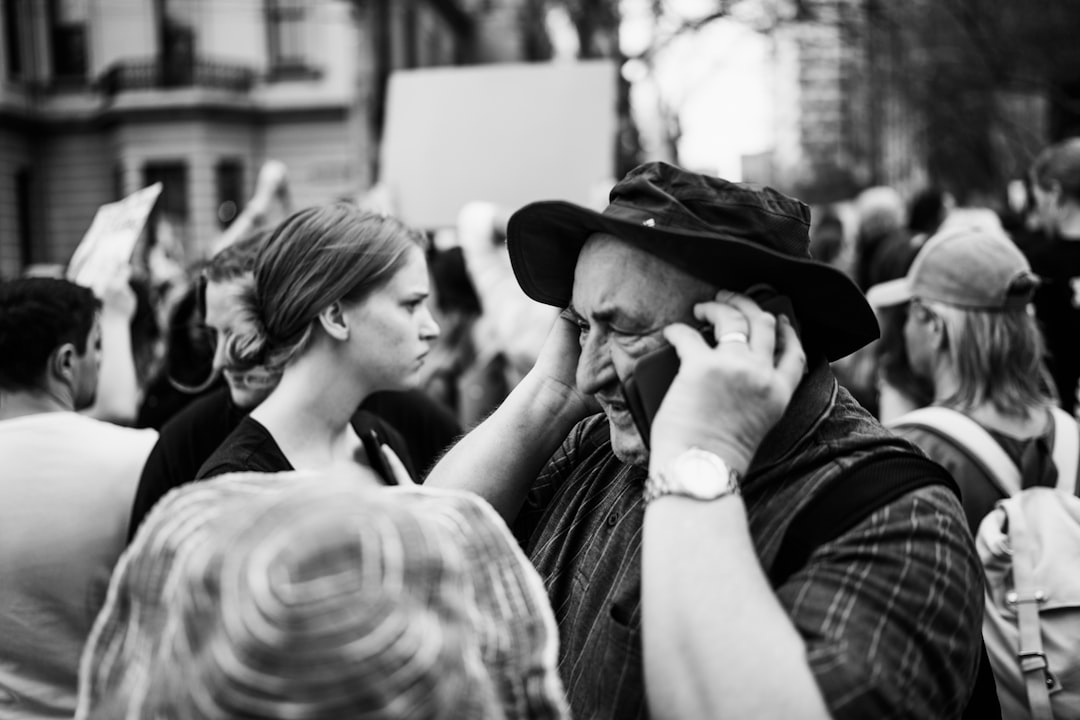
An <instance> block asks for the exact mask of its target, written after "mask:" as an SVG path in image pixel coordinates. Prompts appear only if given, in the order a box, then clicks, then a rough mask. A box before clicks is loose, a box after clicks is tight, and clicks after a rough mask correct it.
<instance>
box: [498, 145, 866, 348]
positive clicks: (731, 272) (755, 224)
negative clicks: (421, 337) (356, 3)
mask: <svg viewBox="0 0 1080 720" xmlns="http://www.w3.org/2000/svg"><path fill="white" fill-rule="evenodd" d="M594 233H609V234H611V235H614V236H616V237H618V238H620V239H621V240H623V241H625V242H628V243H631V244H633V245H636V246H638V247H640V248H641V249H642V250H644V251H646V252H648V253H651V254H653V255H655V256H656V257H658V258H660V259H661V260H663V261H665V262H667V263H669V264H671V265H674V266H676V267H678V268H681V269H682V270H685V271H686V272H688V273H690V274H691V275H694V276H696V277H699V278H701V279H703V280H705V281H707V282H710V283H714V284H716V285H719V286H721V287H723V288H724V289H726V290H733V291H736V292H738V291H741V290H745V289H746V288H748V287H750V286H751V285H754V284H756V283H768V284H770V285H772V286H773V287H774V288H775V289H776V290H777V291H778V292H780V293H781V294H784V295H787V296H788V297H789V298H790V299H791V303H792V305H793V306H794V308H795V313H796V314H797V315H798V321H799V323H800V325H801V327H802V334H803V338H804V339H805V340H808V341H809V342H810V343H811V344H812V345H814V346H816V347H818V348H820V349H821V351H823V352H824V353H825V355H826V356H827V357H828V358H829V360H837V359H839V358H842V357H844V356H845V355H850V354H851V353H853V352H855V351H856V350H858V349H859V348H861V347H862V346H864V345H866V344H867V343H869V342H871V341H872V340H875V339H876V338H877V337H878V335H879V330H878V324H877V319H876V318H875V316H874V311H873V310H872V309H871V308H870V305H869V304H868V303H867V301H866V298H865V297H864V296H863V294H862V292H860V291H859V289H858V287H857V286H856V285H855V283H853V282H852V281H851V279H850V278H848V276H847V275H845V274H844V273H843V272H841V271H840V270H838V269H836V268H834V267H832V266H830V265H827V264H825V263H822V262H819V261H817V260H814V259H812V258H811V257H810V209H809V208H808V207H807V206H806V205H805V204H804V203H802V202H800V201H798V200H795V199H793V198H790V197H787V196H786V195H783V194H782V193H779V192H777V191H776V190H773V189H772V188H768V187H760V186H756V185H750V184H744V183H733V182H728V181H727V180H722V179H720V178H717V177H709V176H706V175H698V174H696V173H691V172H687V171H686V170H682V169H680V168H677V167H675V166H673V165H669V164H667V163H662V162H650V163H645V164H644V165H639V166H638V167H636V168H634V169H633V170H631V171H630V172H629V173H628V174H627V175H626V177H624V178H623V179H622V180H620V181H619V182H618V183H616V185H615V187H613V188H612V189H611V195H610V204H609V205H608V206H607V208H606V209H605V210H604V211H603V212H595V211H593V210H590V209H588V208H584V207H581V206H579V205H575V204H573V203H570V202H566V201H562V200H545V201H541V202H534V203H530V204H528V205H526V206H525V207H523V208H521V209H520V210H518V211H517V212H515V213H514V214H513V215H512V216H511V217H510V220H509V223H508V225H507V246H508V249H509V252H510V262H511V265H512V266H513V268H514V275H515V276H516V277H517V281H518V283H519V284H520V285H521V288H522V289H523V290H524V291H525V294H526V295H528V296H529V297H531V298H532V299H533V300H536V301H538V302H542V303H545V304H547V305H555V306H556V307H566V306H567V305H569V303H570V296H571V290H572V287H573V282H574V268H575V266H576V265H577V257H578V253H580V252H581V248H582V246H583V245H584V244H585V241H586V240H587V239H588V238H589V236H590V235H592V234H594Z"/></svg>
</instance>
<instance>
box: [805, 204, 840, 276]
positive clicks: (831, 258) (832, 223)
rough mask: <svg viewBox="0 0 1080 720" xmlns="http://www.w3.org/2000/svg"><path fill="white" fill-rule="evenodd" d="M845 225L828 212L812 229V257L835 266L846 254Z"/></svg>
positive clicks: (832, 213) (834, 214) (837, 217)
mask: <svg viewBox="0 0 1080 720" xmlns="http://www.w3.org/2000/svg"><path fill="white" fill-rule="evenodd" d="M844 244H845V241H844V223H843V221H842V220H840V217H839V216H838V215H837V214H836V213H834V212H832V211H831V210H828V211H826V212H825V214H824V215H822V216H821V219H820V220H818V221H817V223H815V224H814V225H813V226H811V228H810V255H811V257H813V258H814V259H815V260H820V261H821V262H824V263H829V264H830V265H835V264H836V263H837V262H838V261H839V258H840V256H841V255H842V254H843V252H844Z"/></svg>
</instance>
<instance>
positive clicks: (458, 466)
mask: <svg viewBox="0 0 1080 720" xmlns="http://www.w3.org/2000/svg"><path fill="white" fill-rule="evenodd" d="M577 334H578V328H577V326H576V325H574V323H572V322H571V321H570V320H568V319H566V318H563V317H562V316H560V317H559V318H558V319H556V321H555V324H554V326H552V329H551V332H550V333H549V335H548V339H547V341H546V343H545V344H544V348H543V350H541V352H540V357H539V359H538V360H537V362H536V365H535V366H534V367H533V369H532V370H531V371H530V372H529V373H528V374H527V375H526V376H525V379H524V380H522V381H521V383H519V384H518V386H517V387H515V388H514V390H513V391H512V392H511V393H510V395H509V397H507V398H506V400H505V401H503V403H502V405H500V406H499V408H498V409H497V410H495V412H493V413H492V414H491V415H490V416H489V417H488V418H487V419H486V420H484V422H482V423H480V425H478V426H477V427H476V428H475V429H474V430H472V432H470V433H469V434H468V435H466V436H465V437H463V438H462V439H461V440H460V441H458V443H457V444H456V445H454V447H453V448H451V449H450V451H449V452H447V453H446V455H444V456H443V458H442V459H441V460H440V461H439V462H438V464H436V465H435V467H434V468H433V469H432V470H431V473H430V474H429V475H428V477H427V480H426V481H425V485H432V486H435V487H448V488H456V489H460V490H471V491H473V492H475V493H477V494H479V495H480V496H481V497H483V498H484V499H486V500H487V501H488V502H489V503H491V505H492V506H493V507H494V508H495V509H496V510H497V511H498V512H499V514H500V515H502V516H503V518H504V519H505V520H506V521H507V522H509V521H511V520H513V519H514V517H515V516H516V515H517V513H518V510H520V508H521V504H522V502H523V501H524V499H525V495H526V493H528V491H529V488H530V487H531V486H532V483H533V481H534V480H535V479H536V476H537V475H539V473H540V470H541V469H542V468H543V466H544V463H546V462H547V460H548V459H549V458H550V457H551V456H552V454H554V452H555V451H556V450H557V449H558V447H559V445H560V444H561V443H562V441H563V440H564V439H566V436H567V435H568V434H569V432H570V430H571V429H572V428H573V426H574V424H575V423H577V422H578V421H579V420H580V419H582V418H583V417H585V416H586V415H587V414H588V413H589V411H590V407H591V406H590V405H589V403H588V401H587V400H586V399H585V397H584V396H583V395H581V393H579V392H578V391H577V389H576V387H575V384H574V373H575V370H576V368H577V357H578V353H579V350H580V348H579V346H578V340H577Z"/></svg>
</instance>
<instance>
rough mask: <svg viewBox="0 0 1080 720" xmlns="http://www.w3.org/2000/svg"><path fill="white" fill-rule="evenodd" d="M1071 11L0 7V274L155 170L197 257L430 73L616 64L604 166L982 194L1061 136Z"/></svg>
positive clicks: (43, 255) (333, 177) (364, 181)
mask: <svg viewBox="0 0 1080 720" xmlns="http://www.w3.org/2000/svg"><path fill="white" fill-rule="evenodd" d="M1076 27H1080V3H1077V2H1075V0H1044V2H1042V3H1039V4H1038V5H1037V6H1033V5H1029V4H1023V3H1001V2H996V1H995V0H910V1H907V2H899V3H896V2H893V3H890V2H887V0H664V1H662V2H661V1H659V0H0V45H2V47H0V275H5V276H6V275H12V274H16V273H18V272H19V271H20V270H21V269H23V268H25V267H27V266H28V265H29V264H31V263H39V262H64V261H65V260H66V259H67V258H68V257H69V256H70V253H71V251H72V249H73V248H74V247H75V245H76V244H77V243H78V241H79V239H80V237H81V236H82V234H83V233H84V232H85V230H86V228H87V227H88V225H89V223H90V220H91V218H92V217H93V213H94V211H95V209H96V208H97V207H98V206H99V205H101V204H103V203H107V202H110V201H113V200H116V199H118V198H120V197H123V196H124V195H126V194H128V193H130V192H131V191H133V190H135V189H137V188H140V187H143V186H145V185H147V184H150V183H152V182H155V181H161V182H162V183H163V184H164V193H163V196H162V197H161V199H160V200H159V201H158V205H157V209H156V212H157V213H158V214H159V215H158V218H156V221H155V223H153V227H154V228H157V229H159V230H160V229H161V228H165V229H166V230H168V231H170V232H172V233H173V234H174V235H175V236H176V237H177V238H178V242H179V243H180V244H182V245H183V246H185V247H187V248H188V249H189V250H191V251H193V252H195V253H196V254H197V253H198V251H199V250H200V248H203V247H205V246H206V244H208V243H209V241H210V238H212V237H213V236H214V235H215V234H216V233H217V232H218V231H219V230H220V229H221V228H222V227H223V226H224V225H226V224H227V223H228V222H229V221H230V220H231V219H232V217H234V216H235V214H236V213H237V212H238V211H239V209H240V208H241V206H242V204H243V202H244V199H245V198H247V197H248V196H249V193H250V192H251V189H252V186H253V183H254V179H255V175H256V173H257V171H258V168H259V166H260V165H261V163H262V162H263V161H264V160H265V159H267V158H276V159H279V160H282V161H283V162H284V163H285V164H286V165H287V166H288V168H289V179H290V190H291V192H293V194H294V196H293V197H292V201H293V203H294V204H295V205H304V204H308V203H311V202H318V201H326V200H330V199H334V198H337V197H356V196H357V194H359V193H362V192H363V191H364V190H365V189H367V188H369V187H370V186H371V185H372V183H374V182H375V181H376V180H377V179H378V177H379V173H378V158H379V152H378V148H379V143H380V139H381V137H382V131H383V127H382V124H383V118H384V111H385V108H386V87H387V81H388V78H389V77H390V75H391V74H392V73H393V72H395V71H396V70H401V69H408V68H424V67H432V66H448V65H471V64H477V63H506V62H522V61H549V60H552V59H553V58H554V59H555V60H556V61H558V60H561V59H566V58H570V59H573V58H579V59H591V58H609V59H613V60H615V61H616V62H615V66H616V67H619V68H622V73H621V76H620V78H618V81H617V82H618V88H619V90H618V93H617V102H616V107H615V108H613V112H614V113H615V114H616V116H617V118H618V122H617V130H616V133H615V134H616V137H614V138H612V143H613V144H614V146H615V147H616V149H617V152H616V153H615V156H616V157H617V161H616V163H615V167H613V168H612V176H613V177H617V176H618V175H620V174H621V173H623V172H625V170H627V169H629V168H630V167H632V166H633V165H634V164H636V163H637V162H639V161H641V160H643V159H655V158H659V159H666V160H670V161H672V162H677V163H680V164H683V165H685V166H687V167H692V168H694V169H697V170H702V171H712V172H722V173H723V174H724V175H726V176H729V177H733V178H737V177H738V176H742V178H744V179H749V180H756V181H760V182H765V183H768V184H772V185H774V186H776V187H778V188H780V189H782V190H785V191H787V192H791V193H794V194H796V195H799V196H800V197H803V198H804V199H806V200H808V201H810V202H814V203H827V202H835V201H839V200H844V199H847V198H850V197H851V196H853V195H854V194H855V193H857V192H858V191H859V190H861V189H863V188H865V187H868V186H871V185H880V184H888V185H892V186H894V187H896V188H897V189H899V190H901V191H902V192H904V193H905V194H910V193H911V192H913V191H914V190H915V189H917V188H920V187H924V186H926V185H927V184H930V183H933V184H936V185H938V186H940V187H942V188H944V189H946V190H948V191H949V192H951V193H952V194H953V195H954V196H956V197H957V198H958V199H959V200H960V201H961V202H973V203H974V202H979V203H983V204H990V205H994V204H999V203H1000V202H1002V201H1003V200H1004V194H1005V184H1006V182H1007V181H1008V180H1010V179H1012V178H1016V177H1020V176H1021V175H1022V173H1023V170H1024V168H1025V167H1026V165H1027V163H1028V161H1029V160H1030V158H1031V156H1032V154H1033V153H1034V152H1035V151H1036V150H1037V149H1038V148H1039V147H1041V146H1043V145H1045V144H1046V143H1047V142H1050V141H1052V140H1055V139H1058V138H1061V137H1064V136H1066V135H1070V134H1076V133H1078V132H1080V44H1077V43H1076V42H1075V39H1074V37H1073V35H1074V29H1075V28H1076ZM733 28H734V29H736V30H737V31H736V30H733ZM689 47H692V48H693V52H692V53H691V52H689V51H688V50H687V48H689ZM755 53H756V55H754V57H755V58H757V59H756V60H755V61H754V63H755V64H754V65H753V67H754V68H755V69H754V70H753V71H752V72H751V71H750V70H747V67H750V66H748V65H746V61H747V58H748V57H750V56H751V55H752V54H755ZM709 58H711V59H709ZM702 63H706V64H702ZM708 63H712V64H708ZM710 79H711V80H712V81H710ZM718 79H723V81H722V82H719V81H717V80H718ZM736 80H738V83H735V81H736ZM725 83H726V84H725ZM650 88H651V89H650ZM751 94H752V95H753V97H751ZM438 111H439V109H438V108H432V109H431V112H433V113H437V112H438ZM567 111H568V112H573V109H572V108H570V109H568V110H567ZM710 113H711V114H710ZM740 127H741V128H743V129H745V130H748V131H752V133H753V137H754V138H755V140H754V141H753V142H748V141H746V140H745V138H744V137H743V136H742V135H740V133H739V131H738V129H739V128H740ZM543 141H545V142H548V141H550V142H559V139H558V138H550V139H543ZM703 148H704V149H703ZM709 148H712V150H710V149H709ZM716 152H722V153H723V154H724V155H725V156H727V157H733V158H735V162H734V164H731V163H724V162H721V161H720V160H717V159H716V157H715V154H716ZM162 220H165V221H166V222H161V221H162Z"/></svg>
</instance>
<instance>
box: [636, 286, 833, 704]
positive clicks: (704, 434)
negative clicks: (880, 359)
mask: <svg viewBox="0 0 1080 720" xmlns="http://www.w3.org/2000/svg"><path fill="white" fill-rule="evenodd" d="M696 314H697V315H698V318H699V319H703V320H708V321H709V322H710V323H711V324H712V325H713V327H714V328H715V329H716V333H717V337H719V336H721V335H723V334H724V333H727V332H731V331H742V330H744V329H748V330H749V332H748V335H749V336H750V343H749V344H746V343H740V342H727V343H722V344H720V345H718V346H717V347H716V348H715V349H713V348H709V347H708V346H707V345H706V344H705V343H704V342H703V341H702V340H701V338H700V337H699V336H698V335H697V334H696V333H695V331H693V330H691V329H690V328H688V327H685V326H673V327H671V328H668V329H667V331H666V334H667V337H668V339H669V340H670V341H671V342H672V344H674V345H675V346H676V349H677V350H678V351H679V356H680V358H681V359H682V367H681V369H680V372H679V375H678V376H677V378H676V380H675V382H674V383H673V384H672V387H671V389H670V390H669V392H668V395H667V396H666V397H665V399H664V403H663V405H662V406H661V409H660V412H659V414H658V416H657V419H656V423H655V425H654V427H653V432H652V452H651V456H650V470H651V471H655V470H656V469H657V468H660V467H663V465H664V464H665V463H666V462H668V461H669V460H670V459H672V458H674V457H675V456H677V455H679V454H680V453H681V452H683V451H684V450H686V449H689V448H690V447H699V448H702V449H704V450H708V451H710V452H713V453H715V454H717V455H718V456H720V457H721V458H722V459H724V460H725V461H726V462H727V463H728V465H729V466H730V467H731V468H732V469H734V470H735V471H737V472H739V473H740V474H741V473H744V472H745V471H746V469H747V467H748V466H749V464H750V460H751V458H752V457H753V455H754V452H755V451H756V450H757V446H758V444H759V443H760V442H761V440H762V438H764V436H765V434H766V433H767V432H768V430H769V429H771V427H772V426H773V425H774V424H775V423H776V422H777V421H778V420H779V419H780V417H781V415H782V414H783V412H784V410H785V408H786V407H787V404H788V402H789V401H790V399H791V395H792V393H793V392H794V390H795V387H796V386H797V385H798V383H799V381H800V379H801V377H802V373H803V369H804V367H805V358H804V356H803V353H802V347H801V345H800V344H799V342H798V338H797V337H796V335H795V333H794V331H793V330H792V328H791V326H790V324H789V323H788V322H787V321H786V319H784V320H780V321H779V337H780V345H781V348H782V350H781V352H779V353H778V354H777V355H776V357H775V358H774V349H775V347H776V340H777V333H776V327H777V324H776V321H775V320H774V319H773V318H772V316H770V315H768V314H767V313H763V312H762V311H761V310H759V309H758V308H757V307H756V306H755V305H753V303H752V302H750V301H749V300H747V299H746V298H743V297H741V296H732V295H731V294H728V293H724V294H722V295H719V296H718V302H716V303H705V304H703V305H701V306H698V308H696ZM748 323H749V327H747V325H748ZM732 408H738V410H737V411H736V412H733V411H732ZM642 613H643V615H642V633H643V643H644V654H645V680H646V686H647V688H648V693H647V694H648V698H649V709H650V711H651V713H652V716H653V717H654V718H658V719H663V718H705V717H725V718H764V717H777V718H779V717H783V718H827V717H828V716H829V714H828V710H827V708H826V706H825V702H824V699H823V697H822V695H821V692H820V690H819V689H818V686H817V683H816V681H815V679H814V676H813V674H812V672H811V670H810V667H809V665H808V663H807V659H806V647H805V645H804V643H803V641H802V638H801V637H800V635H799V633H798V632H797V631H796V629H795V627H794V626H793V624H792V623H791V620H790V619H789V618H788V616H787V614H786V613H785V611H784V609H783V608H782V606H781V605H780V603H779V601H778V600H777V598H776V596H775V595H774V593H773V591H772V588H771V587H770V585H769V582H768V580H767V579H766V577H765V574H764V572H763V570H762V568H761V564H760V561H759V560H758V558H757V554H756V552H755V549H754V545H753V542H752V540H751V537H750V532H749V526H748V523H747V519H746V510H745V507H744V505H743V502H742V499H741V497H740V496H739V495H737V494H736V495H728V496H726V497H722V498H720V499H718V500H714V501H708V502H703V501H697V500H691V499H688V498H684V497H679V496H673V495H668V496H661V497H660V498H658V499H656V500H654V501H652V502H651V503H649V505H648V506H647V508H646V512H645V525H644V537H643V548H642Z"/></svg>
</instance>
